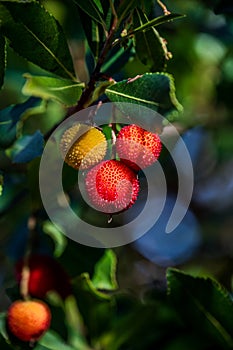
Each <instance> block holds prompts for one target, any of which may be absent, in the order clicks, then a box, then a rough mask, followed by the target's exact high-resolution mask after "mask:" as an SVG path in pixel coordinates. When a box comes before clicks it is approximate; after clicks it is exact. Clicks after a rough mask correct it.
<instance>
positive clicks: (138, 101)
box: [106, 73, 182, 123]
mask: <svg viewBox="0 0 233 350" xmlns="http://www.w3.org/2000/svg"><path fill="white" fill-rule="evenodd" d="M106 94H107V96H108V98H109V99H110V100H111V101H112V102H126V103H128V104H127V105H125V104H123V105H120V104H118V105H117V107H118V108H120V109H121V110H122V112H123V113H126V114H128V115H129V116H131V117H134V118H137V122H139V123H140V119H141V120H142V118H143V122H146V118H147V117H148V115H142V111H140V108H139V107H137V108H135V105H138V106H140V105H141V106H145V107H148V108H150V109H152V110H154V111H156V112H158V113H161V114H162V115H165V116H169V115H171V113H173V112H175V111H181V110H182V107H181V105H180V104H179V102H178V101H177V99H176V95H175V86H174V82H173V78H172V76H171V75H169V74H166V73H146V74H144V75H139V76H136V77H135V78H133V79H128V80H123V81H120V82H118V83H116V84H114V85H111V86H110V87H108V88H107V89H106ZM130 104H132V107H131V106H130Z"/></svg>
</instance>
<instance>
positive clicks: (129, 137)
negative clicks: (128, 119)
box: [116, 124, 162, 171]
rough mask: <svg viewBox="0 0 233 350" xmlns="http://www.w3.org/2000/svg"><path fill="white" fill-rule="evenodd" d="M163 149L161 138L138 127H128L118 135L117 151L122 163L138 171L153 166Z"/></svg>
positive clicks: (133, 125)
mask: <svg viewBox="0 0 233 350" xmlns="http://www.w3.org/2000/svg"><path fill="white" fill-rule="evenodd" d="M161 149H162V144H161V141H160V138H159V136H158V135H157V134H155V133H152V132H149V131H147V130H145V129H143V128H141V127H140V126H138V125H135V124H132V125H127V126H125V127H123V128H122V129H121V130H120V132H119V133H118V136H117V141H116V151H117V153H118V155H119V157H120V159H121V161H122V162H124V163H125V164H126V165H128V166H129V167H131V168H132V169H134V170H136V171H138V170H140V169H145V168H146V167H148V166H149V165H151V164H153V163H154V162H155V161H156V160H157V159H158V157H159V155H160V152H161Z"/></svg>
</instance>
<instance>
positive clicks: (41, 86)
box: [22, 74, 84, 107]
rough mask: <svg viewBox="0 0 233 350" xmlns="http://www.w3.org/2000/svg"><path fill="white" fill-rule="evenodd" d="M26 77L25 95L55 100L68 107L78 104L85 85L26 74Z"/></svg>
mask: <svg viewBox="0 0 233 350" xmlns="http://www.w3.org/2000/svg"><path fill="white" fill-rule="evenodd" d="M24 77H25V78H26V79H27V81H26V83H25V85H24V87H23V90H22V92H23V93H24V94H25V95H29V96H31V95H33V96H37V97H41V98H42V99H45V100H48V99H54V100H57V101H59V102H60V103H62V104H64V105H66V106H68V107H69V106H73V105H75V104H76V103H77V101H78V100H79V98H80V96H81V94H82V88H83V87H84V84H82V83H75V82H74V81H72V80H65V79H59V78H53V77H44V76H32V75H30V74H25V75H24Z"/></svg>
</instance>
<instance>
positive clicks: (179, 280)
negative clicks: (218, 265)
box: [167, 268, 233, 349]
mask: <svg viewBox="0 0 233 350" xmlns="http://www.w3.org/2000/svg"><path fill="white" fill-rule="evenodd" d="M167 280H168V293H169V297H170V299H171V302H172V303H173V305H174V307H175V308H176V309H177V312H178V313H179V315H180V316H181V318H182V319H183V321H184V323H185V324H187V323H189V324H190V326H191V327H192V328H193V329H194V330H195V332H198V333H200V334H203V335H204V336H205V337H209V338H210V339H213V342H215V341H217V342H218V343H219V345H222V346H224V348H225V347H226V348H229V349H232V348H233V328H232V325H233V301H232V298H231V296H230V294H229V293H228V292H227V291H226V290H225V289H224V288H223V287H222V286H221V285H220V284H219V283H217V282H216V281H215V280H212V279H210V278H200V277H192V276H190V275H187V274H185V273H184V272H181V271H179V270H176V269H172V268H170V269H168V271H167Z"/></svg>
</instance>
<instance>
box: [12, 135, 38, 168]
mask: <svg viewBox="0 0 233 350" xmlns="http://www.w3.org/2000/svg"><path fill="white" fill-rule="evenodd" d="M43 149H44V138H43V135H42V134H41V132H40V131H36V132H35V133H34V134H33V135H26V136H22V137H20V138H19V139H18V140H17V141H16V142H15V143H14V146H13V147H12V149H11V150H10V156H11V158H12V161H13V163H27V162H30V161H31V160H33V159H34V158H36V157H39V156H41V154H42V152H43Z"/></svg>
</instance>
